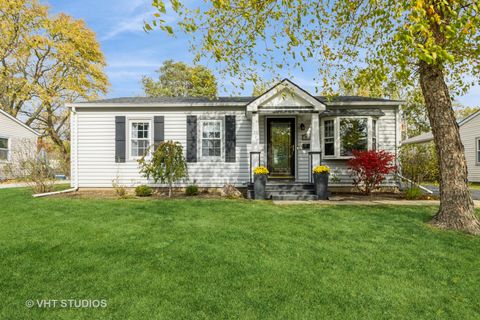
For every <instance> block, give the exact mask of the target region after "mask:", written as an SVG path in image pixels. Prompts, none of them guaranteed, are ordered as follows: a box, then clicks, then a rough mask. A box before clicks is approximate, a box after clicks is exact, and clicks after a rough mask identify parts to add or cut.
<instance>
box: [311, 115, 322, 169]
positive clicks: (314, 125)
mask: <svg viewBox="0 0 480 320" xmlns="http://www.w3.org/2000/svg"><path fill="white" fill-rule="evenodd" d="M310 151H311V152H317V153H313V154H312V168H313V167H315V166H317V165H319V164H320V154H318V152H320V118H319V115H318V113H316V112H314V113H312V119H311V123H310Z"/></svg>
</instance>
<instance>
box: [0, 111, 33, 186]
mask: <svg viewBox="0 0 480 320" xmlns="http://www.w3.org/2000/svg"><path fill="white" fill-rule="evenodd" d="M0 137H1V138H7V139H8V143H9V154H10V155H9V161H12V162H14V161H15V158H16V154H18V153H22V154H23V153H24V152H25V151H27V150H28V151H31V152H32V153H33V152H35V148H36V145H37V144H36V142H37V135H36V134H35V133H33V132H32V131H31V130H29V129H27V128H25V127H24V126H23V125H21V124H19V123H18V122H16V121H15V120H12V119H11V118H9V117H7V116H5V115H4V114H2V113H0ZM2 165H3V163H2V162H1V161H0V178H6V176H5V175H4V174H3V173H2V171H3V170H2V168H1V167H2Z"/></svg>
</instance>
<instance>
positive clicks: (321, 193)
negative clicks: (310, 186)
mask: <svg viewBox="0 0 480 320" xmlns="http://www.w3.org/2000/svg"><path fill="white" fill-rule="evenodd" d="M329 175H330V168H329V167H328V166H316V167H315V168H313V183H314V185H315V194H316V195H317V198H318V200H328V176H329Z"/></svg>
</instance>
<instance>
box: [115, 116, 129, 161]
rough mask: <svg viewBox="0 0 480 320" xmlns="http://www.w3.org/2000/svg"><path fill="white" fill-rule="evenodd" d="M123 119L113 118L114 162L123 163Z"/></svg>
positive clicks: (124, 144)
mask: <svg viewBox="0 0 480 320" xmlns="http://www.w3.org/2000/svg"><path fill="white" fill-rule="evenodd" d="M125 136H126V130H125V117H124V116H116V117H115V162H117V163H119V162H125V158H126V157H125V154H126V139H125Z"/></svg>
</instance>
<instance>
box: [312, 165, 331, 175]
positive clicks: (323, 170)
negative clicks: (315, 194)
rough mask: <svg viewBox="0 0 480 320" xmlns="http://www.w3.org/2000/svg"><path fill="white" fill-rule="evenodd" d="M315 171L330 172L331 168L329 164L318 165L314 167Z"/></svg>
mask: <svg viewBox="0 0 480 320" xmlns="http://www.w3.org/2000/svg"><path fill="white" fill-rule="evenodd" d="M313 173H330V168H329V167H328V166H316V167H315V168H313Z"/></svg>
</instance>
